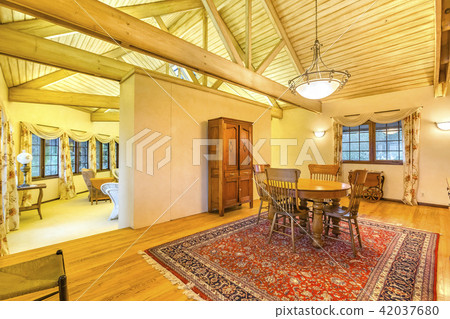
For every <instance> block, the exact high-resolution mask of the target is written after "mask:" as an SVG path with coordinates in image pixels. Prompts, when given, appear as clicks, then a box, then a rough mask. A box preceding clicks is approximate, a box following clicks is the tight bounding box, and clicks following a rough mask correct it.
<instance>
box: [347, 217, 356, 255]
mask: <svg viewBox="0 0 450 319" xmlns="http://www.w3.org/2000/svg"><path fill="white" fill-rule="evenodd" d="M348 227H349V230H350V240H351V241H352V249H353V257H356V247H355V237H354V235H353V225H352V220H351V219H349V220H348Z"/></svg>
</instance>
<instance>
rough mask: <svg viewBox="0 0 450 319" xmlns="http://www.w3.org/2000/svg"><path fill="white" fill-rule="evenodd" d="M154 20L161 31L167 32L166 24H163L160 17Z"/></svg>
mask: <svg viewBox="0 0 450 319" xmlns="http://www.w3.org/2000/svg"><path fill="white" fill-rule="evenodd" d="M155 20H156V23H157V24H158V26H159V28H160V29H161V30H163V31H166V32H169V29H168V28H167V26H166V24H165V23H164V21H163V19H162V18H161V17H160V16H156V17H155Z"/></svg>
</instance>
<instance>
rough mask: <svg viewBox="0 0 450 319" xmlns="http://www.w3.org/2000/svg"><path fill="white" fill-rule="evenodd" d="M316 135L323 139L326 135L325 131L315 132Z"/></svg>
mask: <svg viewBox="0 0 450 319" xmlns="http://www.w3.org/2000/svg"><path fill="white" fill-rule="evenodd" d="M314 135H315V136H316V137H318V138H321V137H323V136H324V135H325V131H314Z"/></svg>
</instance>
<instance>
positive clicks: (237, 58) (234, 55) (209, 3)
mask: <svg viewBox="0 0 450 319" xmlns="http://www.w3.org/2000/svg"><path fill="white" fill-rule="evenodd" d="M202 2H203V5H204V7H205V9H206V12H208V15H209V17H210V19H211V21H212V23H213V25H214V27H215V28H216V30H217V33H218V34H219V36H220V39H221V40H222V42H223V45H224V46H225V48H226V49H227V52H228V55H229V56H230V58H231V60H233V62H235V63H237V64H239V65H243V64H244V61H243V60H242V58H241V55H239V52H238V50H237V49H236V45H235V44H234V43H233V40H232V39H233V35H232V34H231V32H230V30H229V29H228V27H227V25H226V24H225V22H224V21H223V19H222V17H221V16H220V14H219V11H217V8H216V6H215V4H214V2H213V0H202Z"/></svg>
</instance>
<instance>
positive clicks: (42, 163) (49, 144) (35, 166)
mask: <svg viewBox="0 0 450 319" xmlns="http://www.w3.org/2000/svg"><path fill="white" fill-rule="evenodd" d="M31 149H32V151H31V153H32V155H33V162H32V171H31V176H32V177H34V178H44V177H56V176H58V173H59V139H54V140H44V139H42V138H40V137H38V136H36V135H34V134H33V135H32V143H31Z"/></svg>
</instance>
